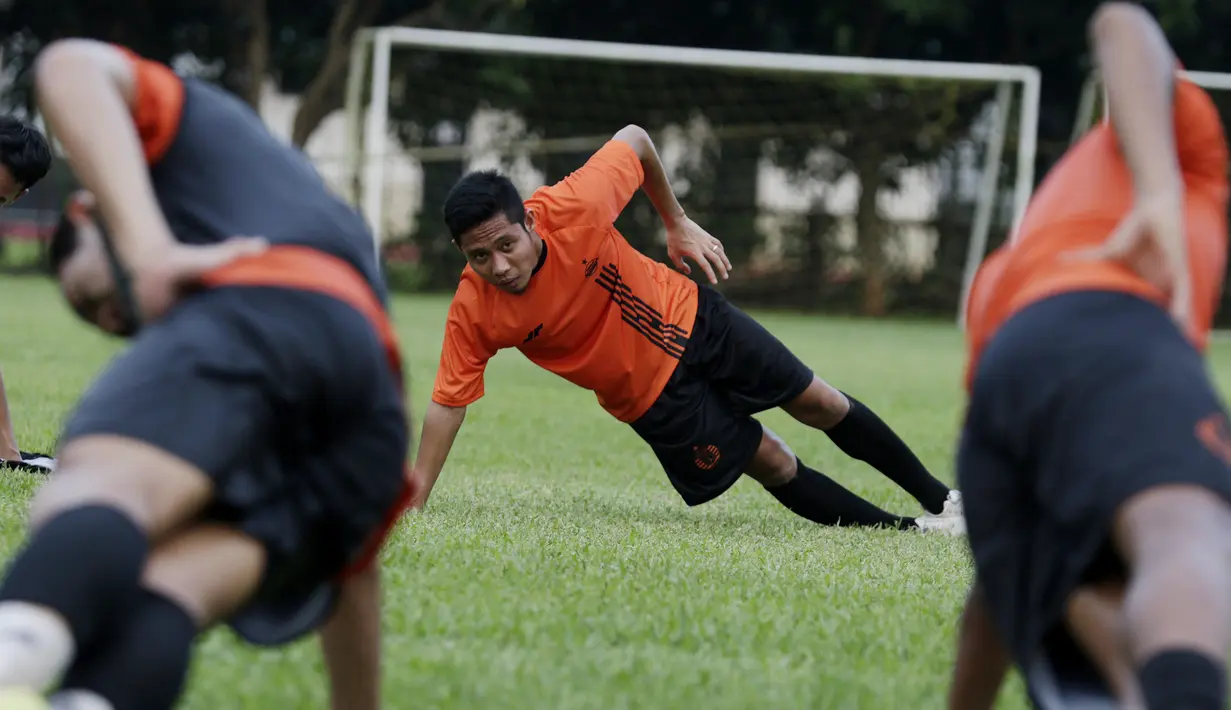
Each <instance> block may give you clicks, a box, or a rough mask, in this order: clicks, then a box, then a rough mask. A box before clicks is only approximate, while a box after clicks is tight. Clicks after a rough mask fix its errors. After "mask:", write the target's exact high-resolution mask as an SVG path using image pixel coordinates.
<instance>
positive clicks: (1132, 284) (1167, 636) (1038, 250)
mask: <svg viewBox="0 0 1231 710" xmlns="http://www.w3.org/2000/svg"><path fill="white" fill-rule="evenodd" d="M1090 31H1091V41H1092V43H1093V51H1094V54H1095V56H1096V59H1097V62H1098V66H1099V69H1100V71H1101V73H1102V78H1103V82H1104V85H1105V87H1106V92H1107V101H1108V111H1109V121H1108V122H1105V123H1104V124H1103V125H1101V126H1099V127H1098V128H1096V129H1094V130H1093V131H1091V132H1090V133H1089V134H1088V135H1087V136H1085V138H1084V139H1083V140H1082V141H1081V142H1080V143H1078V144H1077V145H1075V146H1074V147H1073V148H1072V149H1071V150H1070V151H1069V153H1068V155H1066V156H1065V157H1064V158H1063V159H1062V160H1061V161H1060V163H1058V164H1057V165H1056V167H1055V168H1054V169H1053V170H1052V172H1051V174H1050V175H1049V176H1048V177H1047V179H1046V180H1044V182H1043V184H1042V185H1041V186H1040V187H1039V190H1038V192H1037V194H1036V195H1035V197H1034V199H1033V201H1032V203H1031V205H1030V208H1029V210H1028V211H1027V214H1026V218H1025V220H1024V222H1023V224H1022V226H1021V229H1020V231H1019V233H1018V234H1017V235H1015V237H1014V239H1013V240H1012V241H1011V242H1010V244H1008V245H1007V246H1006V247H1004V248H1002V249H1001V250H1000V251H998V252H997V253H995V254H994V255H993V256H991V257H990V258H989V259H988V261H987V263H985V264H984V266H983V268H982V269H981V271H980V273H979V275H978V276H977V278H976V283H975V287H974V289H973V291H972V299H971V304H970V311H969V335H970V341H971V343H970V344H971V360H970V363H969V371H968V373H967V376H968V379H969V382H968V384H969V386H970V404H969V410H968V412H967V418H966V424H965V428H964V431H963V434H962V440H961V446H960V451H959V454H958V480H959V483H960V484H961V486H962V491H963V494H964V496H965V499H966V507H967V511H966V512H967V524H968V532H969V539H970V546H971V549H972V551H973V553H974V559H975V567H976V584H975V587H974V589H973V590H972V592H971V595H970V598H969V600H968V602H967V606H966V611H965V613H964V615H963V623H962V630H961V634H960V640H959V648H958V658H957V666H956V669H955V674H954V682H953V687H952V689H951V696H950V707H951V708H953V709H954V710H970V709H975V708H978V709H980V710H983V709H986V708H990V707H991V706H992V703H993V701H994V699H995V696H996V693H997V692H998V689H999V687H1000V684H1001V682H1002V679H1003V675H1004V672H1005V670H1006V668H1007V665H1008V663H1010V662H1015V663H1016V664H1018V666H1019V667H1020V668H1021V669H1022V672H1023V674H1024V675H1025V677H1026V680H1027V683H1028V686H1029V689H1030V694H1031V697H1032V699H1033V700H1034V702H1035V704H1036V705H1037V706H1038V707H1042V708H1063V707H1071V708H1076V707H1081V708H1093V707H1111V706H1113V705H1112V703H1113V702H1114V700H1113V697H1118V699H1119V701H1120V702H1121V703H1123V704H1124V705H1125V706H1132V705H1133V703H1134V702H1135V703H1137V706H1138V707H1141V706H1144V707H1146V708H1148V709H1149V710H1159V709H1162V708H1166V709H1167V710H1205V709H1209V710H1214V709H1215V708H1219V709H1221V708H1224V707H1226V688H1225V686H1226V678H1225V659H1226V658H1227V651H1228V647H1231V594H1229V593H1228V590H1231V502H1229V497H1231V465H1229V462H1231V434H1229V428H1228V422H1227V417H1226V414H1225V410H1224V407H1223V404H1222V403H1221V402H1220V400H1219V398H1218V396H1217V394H1216V392H1215V388H1214V386H1213V385H1212V383H1211V381H1210V379H1209V376H1208V374H1207V371H1206V367H1205V362H1204V360H1203V358H1202V356H1201V354H1200V351H1201V350H1202V349H1203V348H1204V345H1205V342H1206V339H1207V337H1208V332H1209V329H1210V327H1211V322H1212V320H1213V316H1214V312H1215V310H1216V308H1217V303H1218V299H1219V297H1220V293H1221V289H1222V281H1223V275H1224V269H1225V265H1226V250H1227V233H1226V231H1227V198H1228V195H1227V192H1228V184H1227V169H1228V159H1227V144H1226V139H1225V137H1224V134H1223V128H1222V124H1221V121H1220V119H1219V116H1218V113H1217V111H1216V109H1215V107H1214V105H1213V103H1212V102H1211V100H1210V98H1209V96H1208V95H1207V94H1206V93H1205V92H1204V91H1202V90H1201V89H1200V88H1198V87H1197V86H1195V85H1194V84H1192V83H1190V82H1188V81H1185V80H1183V79H1181V78H1179V77H1178V76H1177V71H1176V70H1177V67H1178V63H1177V61H1176V59H1175V57H1174V56H1173V54H1172V52H1171V49H1170V47H1169V46H1168V44H1167V41H1166V39H1165V38H1164V37H1163V34H1162V31H1161V30H1160V29H1159V27H1158V25H1157V24H1156V23H1155V22H1154V20H1153V19H1152V18H1151V17H1150V16H1149V14H1148V13H1147V12H1146V11H1144V10H1142V9H1141V8H1139V7H1137V6H1134V5H1128V4H1121V3H1110V4H1106V5H1103V6H1102V7H1101V8H1100V9H1099V11H1098V12H1097V13H1096V15H1095V16H1094V18H1093V19H1092V21H1091V25H1090ZM1169 311H1170V313H1169ZM1169 316H1170V317H1169ZM1121 594H1122V599H1121V598H1120V596H1121ZM1113 689H1114V690H1113Z"/></svg>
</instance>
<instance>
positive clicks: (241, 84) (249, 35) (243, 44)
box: [222, 0, 269, 111]
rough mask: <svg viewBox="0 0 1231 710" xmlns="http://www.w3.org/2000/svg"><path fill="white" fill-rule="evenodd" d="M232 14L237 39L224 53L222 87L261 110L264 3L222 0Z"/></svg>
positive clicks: (264, 62)
mask: <svg viewBox="0 0 1231 710" xmlns="http://www.w3.org/2000/svg"><path fill="white" fill-rule="evenodd" d="M226 8H227V11H228V12H231V13H234V16H235V17H236V18H237V19H236V29H237V33H238V36H237V37H236V38H235V44H234V45H232V47H231V50H230V51H229V52H227V56H226V57H225V59H226V73H225V74H224V76H223V81H222V83H223V85H224V86H225V87H226V88H227V89H228V90H230V91H232V92H233V93H235V94H236V95H237V96H239V97H240V98H241V99H243V100H244V102H245V103H247V104H248V105H249V106H251V107H252V108H253V109H254V110H257V111H259V110H260V108H261V89H263V88H264V85H265V78H266V77H268V76H269V14H268V12H266V5H265V0H226Z"/></svg>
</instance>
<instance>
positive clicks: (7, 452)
mask: <svg viewBox="0 0 1231 710" xmlns="http://www.w3.org/2000/svg"><path fill="white" fill-rule="evenodd" d="M0 459H6V460H9V461H20V460H21V453H20V451H19V450H18V448H17V435H16V434H14V433H13V419H12V416H11V415H10V414H9V399H8V395H7V394H6V393H5V391H4V376H3V375H0Z"/></svg>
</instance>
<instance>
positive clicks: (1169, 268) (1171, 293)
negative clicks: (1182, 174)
mask: <svg viewBox="0 0 1231 710" xmlns="http://www.w3.org/2000/svg"><path fill="white" fill-rule="evenodd" d="M1071 256H1072V258H1076V259H1082V260H1106V261H1119V262H1121V263H1123V264H1125V265H1126V266H1128V267H1129V268H1131V269H1132V270H1133V271H1135V272H1137V273H1138V274H1140V275H1141V277H1142V278H1144V279H1145V280H1147V281H1149V282H1150V283H1152V284H1154V285H1155V286H1157V287H1158V288H1159V289H1160V290H1161V291H1162V292H1163V293H1165V294H1167V296H1168V298H1169V299H1170V304H1169V308H1168V310H1169V311H1170V313H1171V317H1172V318H1173V319H1174V320H1175V321H1176V323H1177V324H1178V325H1179V326H1180V327H1181V328H1182V329H1184V330H1185V331H1187V330H1188V329H1189V326H1190V325H1191V323H1192V315H1193V314H1192V299H1193V285H1192V274H1191V270H1190V268H1189V261H1188V238H1187V232H1186V229H1185V219H1184V190H1183V188H1182V187H1177V188H1174V189H1170V190H1166V191H1159V192H1155V193H1151V194H1149V195H1142V196H1139V197H1138V198H1137V202H1136V204H1135V205H1134V206H1133V209H1132V211H1131V212H1129V214H1128V216H1127V217H1125V218H1124V220H1123V221H1122V222H1120V224H1119V225H1117V226H1116V228H1115V230H1114V231H1113V232H1112V233H1111V236H1109V237H1108V238H1107V241H1105V242H1103V243H1102V244H1101V245H1099V246H1097V247H1092V248H1090V249H1084V250H1080V251H1077V252H1074V253H1073V254H1072V255H1071Z"/></svg>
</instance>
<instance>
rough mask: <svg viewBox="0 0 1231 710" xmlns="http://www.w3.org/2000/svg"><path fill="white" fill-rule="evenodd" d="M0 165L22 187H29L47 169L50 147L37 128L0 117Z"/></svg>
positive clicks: (11, 118) (16, 120) (20, 121)
mask: <svg viewBox="0 0 1231 710" xmlns="http://www.w3.org/2000/svg"><path fill="white" fill-rule="evenodd" d="M0 165H4V167H6V168H8V170H9V172H10V173H12V174H13V179H14V180H16V181H17V183H18V184H19V185H21V186H22V187H23V188H30V187H33V186H34V184H35V183H37V182H38V181H39V180H42V179H43V178H44V177H45V176H46V175H47V171H48V170H50V169H51V145H49V144H48V143H47V137H46V136H44V135H43V134H42V133H41V132H40V131H39V130H38V129H37V128H35V127H34V126H31V125H30V124H28V123H26V122H25V121H22V120H20V119H17V118H14V117H12V116H0Z"/></svg>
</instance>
